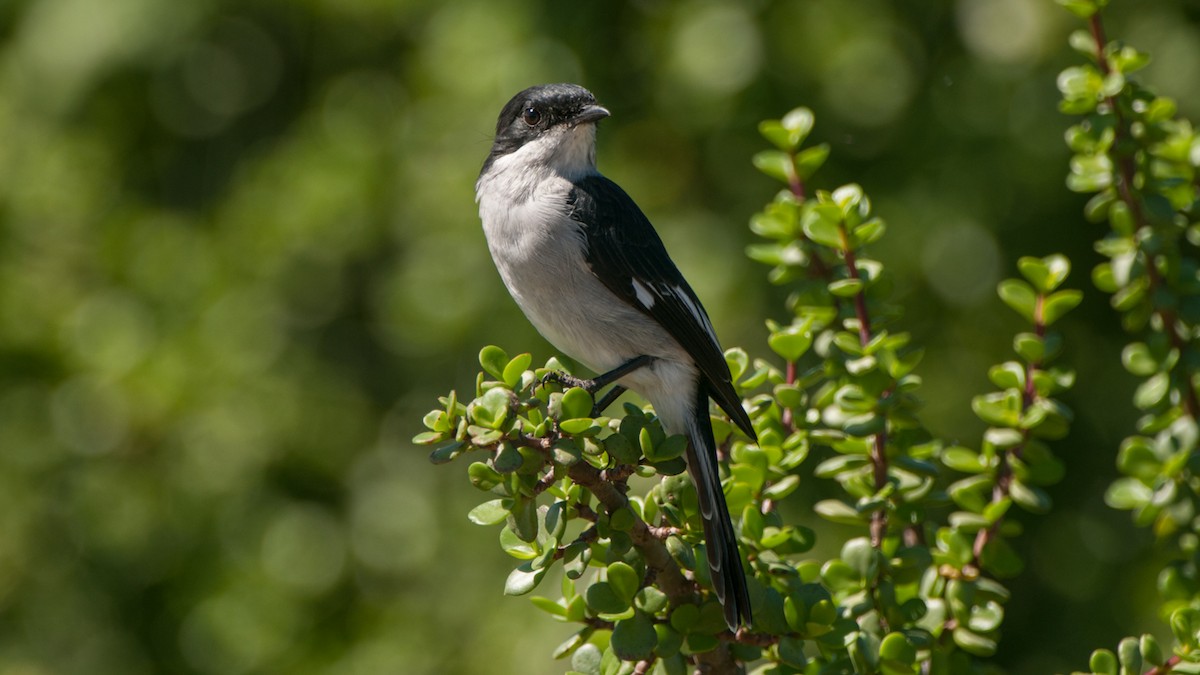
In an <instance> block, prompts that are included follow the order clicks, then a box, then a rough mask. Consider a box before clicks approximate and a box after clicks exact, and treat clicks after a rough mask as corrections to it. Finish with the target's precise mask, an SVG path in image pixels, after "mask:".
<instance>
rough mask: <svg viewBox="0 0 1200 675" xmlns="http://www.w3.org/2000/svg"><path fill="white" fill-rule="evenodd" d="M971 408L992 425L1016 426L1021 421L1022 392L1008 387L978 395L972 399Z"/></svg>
mask: <svg viewBox="0 0 1200 675" xmlns="http://www.w3.org/2000/svg"><path fill="white" fill-rule="evenodd" d="M971 409H972V410H974V411H975V414H976V415H977V416H978V417H979V419H981V420H983V421H984V422H986V423H988V424H990V425H992V426H997V427H1007V428H1016V427H1017V426H1018V425H1020V423H1021V394H1020V392H1018V391H1017V390H1016V389H1006V390H1004V391H997V392H992V393H990V394H983V395H980V396H976V397H975V398H973V399H971Z"/></svg>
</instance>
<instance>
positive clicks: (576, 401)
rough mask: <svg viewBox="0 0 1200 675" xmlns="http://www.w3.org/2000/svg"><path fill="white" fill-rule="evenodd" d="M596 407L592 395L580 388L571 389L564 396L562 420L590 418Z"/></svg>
mask: <svg viewBox="0 0 1200 675" xmlns="http://www.w3.org/2000/svg"><path fill="white" fill-rule="evenodd" d="M595 405H596V403H595V401H594V400H593V399H592V395H591V394H589V393H588V392H587V391H586V390H584V389H582V388H580V387H571V388H570V389H568V390H566V391H565V392H563V395H562V419H564V420H571V419H577V418H581V417H590V416H591V414H592V408H593V407H594V406H595Z"/></svg>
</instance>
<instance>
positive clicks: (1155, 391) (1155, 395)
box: [1133, 373, 1171, 410]
mask: <svg viewBox="0 0 1200 675" xmlns="http://www.w3.org/2000/svg"><path fill="white" fill-rule="evenodd" d="M1170 389H1171V378H1170V376H1169V375H1168V374H1167V373H1155V374H1154V375H1152V376H1151V377H1150V378H1149V379H1147V380H1146V381H1145V382H1143V383H1142V384H1141V385H1139V386H1138V388H1137V390H1136V391H1135V392H1134V393H1133V405H1135V406H1136V407H1137V408H1138V409H1139V410H1149V409H1150V408H1153V407H1154V406H1156V405H1158V404H1159V402H1161V401H1162V400H1163V399H1164V398H1166V396H1167V392H1169V391H1170Z"/></svg>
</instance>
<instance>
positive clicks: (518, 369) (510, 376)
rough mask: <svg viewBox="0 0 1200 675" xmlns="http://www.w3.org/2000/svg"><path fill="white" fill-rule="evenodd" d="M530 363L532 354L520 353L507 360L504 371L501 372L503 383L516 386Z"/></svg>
mask: <svg viewBox="0 0 1200 675" xmlns="http://www.w3.org/2000/svg"><path fill="white" fill-rule="evenodd" d="M531 363H533V355H532V354H520V355H518V356H515V357H513V360H511V361H509V362H508V365H507V366H505V367H504V371H503V372H502V373H501V379H503V380H504V384H507V385H508V386H510V387H516V386H517V385H518V384H520V382H521V375H522V374H524V372H525V371H526V369H528V368H529V364H531Z"/></svg>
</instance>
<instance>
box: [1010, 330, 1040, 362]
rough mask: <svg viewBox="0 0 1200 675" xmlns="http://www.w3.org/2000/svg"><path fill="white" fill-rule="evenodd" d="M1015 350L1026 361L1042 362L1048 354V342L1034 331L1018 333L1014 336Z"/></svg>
mask: <svg viewBox="0 0 1200 675" xmlns="http://www.w3.org/2000/svg"><path fill="white" fill-rule="evenodd" d="M1013 351H1015V352H1016V353H1017V356H1020V357H1021V358H1022V359H1024V360H1025V362H1026V363H1041V362H1042V358H1043V357H1045V356H1046V343H1045V341H1044V340H1043V339H1042V338H1040V337H1038V336H1037V335H1034V334H1033V333H1017V336H1016V337H1014V338H1013Z"/></svg>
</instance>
